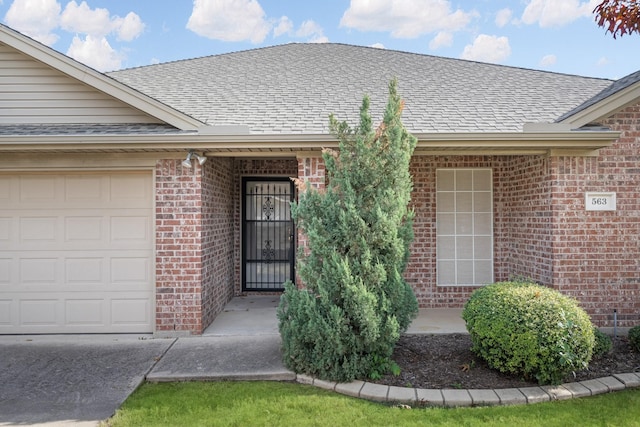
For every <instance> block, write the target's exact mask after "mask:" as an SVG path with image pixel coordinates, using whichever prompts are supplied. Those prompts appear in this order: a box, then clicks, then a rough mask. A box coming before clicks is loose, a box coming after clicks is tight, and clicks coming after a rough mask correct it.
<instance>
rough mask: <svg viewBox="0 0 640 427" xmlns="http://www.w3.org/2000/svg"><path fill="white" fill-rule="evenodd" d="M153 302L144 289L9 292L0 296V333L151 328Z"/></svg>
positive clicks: (130, 331)
mask: <svg viewBox="0 0 640 427" xmlns="http://www.w3.org/2000/svg"><path fill="white" fill-rule="evenodd" d="M152 314H153V313H152V303H151V300H150V299H149V296H148V293H146V292H123V293H113V294H111V295H107V296H102V297H101V298H95V295H93V294H92V293H90V292H77V293H74V294H72V295H67V296H66V297H65V298H59V293H52V292H48V293H39V294H37V295H33V296H32V297H31V298H29V297H25V296H24V295H18V294H13V295H11V294H10V295H9V298H8V299H2V300H0V334H10V333H16V330H19V333H22V334H31V333H109V332H118V333H139V332H145V331H147V332H149V331H152V330H153V324H152V321H151V319H152Z"/></svg>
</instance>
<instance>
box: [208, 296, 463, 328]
mask: <svg viewBox="0 0 640 427" xmlns="http://www.w3.org/2000/svg"><path fill="white" fill-rule="evenodd" d="M279 302H280V297H279V296H278V295H275V296H274V295H270V296H246V297H245V296H243V297H234V298H233V299H232V300H231V301H230V302H229V303H228V304H227V305H226V306H225V308H224V310H223V311H222V313H220V314H219V315H218V317H216V319H215V320H214V321H213V323H212V324H211V325H210V326H209V327H208V328H207V329H206V330H205V331H204V333H203V334H202V335H203V336H205V337H206V336H210V337H212V336H242V335H244V336H255V335H278V334H279V332H278V319H277V317H276V308H277V307H278V303H279ZM461 314H462V309H459V308H458V309H455V308H454V309H451V308H424V309H420V312H419V313H418V317H417V318H416V319H415V320H414V321H413V322H412V323H411V326H410V327H409V329H408V330H407V332H406V333H408V334H454V333H463V334H464V333H467V329H466V328H465V324H464V321H463V320H462V318H461Z"/></svg>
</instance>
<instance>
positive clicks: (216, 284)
mask: <svg viewBox="0 0 640 427" xmlns="http://www.w3.org/2000/svg"><path fill="white" fill-rule="evenodd" d="M202 173H203V177H202V221H203V222H202V247H203V249H202V254H203V255H202V297H201V298H202V305H203V307H202V326H203V328H206V327H207V326H209V325H210V324H211V322H213V319H215V317H216V316H217V315H218V314H219V313H221V312H222V310H223V309H224V306H225V305H226V303H227V302H229V301H230V300H231V298H232V297H233V295H234V284H235V273H236V269H235V266H234V256H235V254H234V250H235V240H234V239H235V235H234V225H235V216H234V215H235V200H236V197H235V188H234V186H233V185H234V180H233V160H232V159H225V158H217V157H212V158H210V159H209V160H208V161H207V162H206V163H205V164H204V165H203V170H202Z"/></svg>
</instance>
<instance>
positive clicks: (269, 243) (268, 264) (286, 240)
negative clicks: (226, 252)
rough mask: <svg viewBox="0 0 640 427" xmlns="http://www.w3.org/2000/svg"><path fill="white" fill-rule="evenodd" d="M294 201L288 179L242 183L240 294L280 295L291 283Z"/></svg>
mask: <svg viewBox="0 0 640 427" xmlns="http://www.w3.org/2000/svg"><path fill="white" fill-rule="evenodd" d="M293 197H294V186H293V182H292V181H291V180H290V179H289V178H243V179H242V198H243V203H242V266H243V274H242V291H243V292H247V291H257V292H281V291H283V290H284V287H283V284H284V282H286V281H287V280H292V281H293V280H294V264H295V256H294V252H295V228H294V225H293V221H292V219H291V202H292V201H293V200H294V199H293Z"/></svg>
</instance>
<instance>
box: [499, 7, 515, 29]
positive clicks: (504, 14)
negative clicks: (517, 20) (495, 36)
mask: <svg viewBox="0 0 640 427" xmlns="http://www.w3.org/2000/svg"><path fill="white" fill-rule="evenodd" d="M512 16H513V12H512V11H511V9H509V8H505V9H500V10H499V11H498V13H496V25H497V26H498V28H502V27H504V26H505V25H507V24H508V23H509V21H511V17H512Z"/></svg>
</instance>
